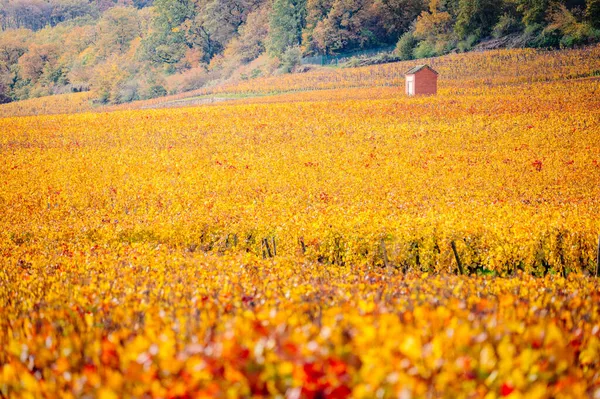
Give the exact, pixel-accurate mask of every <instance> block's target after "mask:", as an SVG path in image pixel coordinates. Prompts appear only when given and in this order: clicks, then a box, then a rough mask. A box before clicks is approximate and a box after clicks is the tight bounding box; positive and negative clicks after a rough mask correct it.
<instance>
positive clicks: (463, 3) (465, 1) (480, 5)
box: [454, 0, 502, 39]
mask: <svg viewBox="0 0 600 399" xmlns="http://www.w3.org/2000/svg"><path fill="white" fill-rule="evenodd" d="M458 4H459V6H458V15H457V19H456V23H455V25H454V32H455V33H456V34H457V35H458V37H459V38H461V39H464V38H466V37H467V36H469V35H475V36H476V37H482V36H485V35H487V34H489V33H490V32H491V31H492V28H493V27H494V25H496V23H498V19H499V17H500V13H501V12H502V8H501V6H502V2H500V1H496V0H460V1H459V3H458Z"/></svg>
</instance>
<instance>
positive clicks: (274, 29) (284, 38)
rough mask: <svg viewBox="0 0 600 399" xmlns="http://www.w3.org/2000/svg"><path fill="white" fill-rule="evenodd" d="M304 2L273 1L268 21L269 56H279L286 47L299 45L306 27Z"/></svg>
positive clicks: (294, 0) (301, 0)
mask: <svg viewBox="0 0 600 399" xmlns="http://www.w3.org/2000/svg"><path fill="white" fill-rule="evenodd" d="M306 14H307V11H306V0H274V1H273V10H272V11H271V16H270V19H269V44H268V50H269V52H270V53H271V54H274V55H281V54H283V53H284V52H285V51H286V49H287V48H288V47H291V46H296V45H300V43H301V42H302V30H303V29H304V27H305V26H306Z"/></svg>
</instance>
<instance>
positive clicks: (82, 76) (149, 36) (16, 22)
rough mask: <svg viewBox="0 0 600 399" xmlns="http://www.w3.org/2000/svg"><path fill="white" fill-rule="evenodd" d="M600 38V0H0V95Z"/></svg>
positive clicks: (176, 84)
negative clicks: (313, 59) (346, 55)
mask: <svg viewBox="0 0 600 399" xmlns="http://www.w3.org/2000/svg"><path fill="white" fill-rule="evenodd" d="M599 40H600V0H587V1H586V0H557V1H552V0H500V1H496V0H430V1H429V2H427V1H426V0H154V1H152V0H117V1H114V0H91V1H78V0H0V103H6V102H11V101H18V100H23V99H27V98H34V97H41V96H47V95H52V94H61V93H68V92H78V91H88V90H92V91H93V93H94V98H95V101H96V102H97V103H100V104H107V103H112V104H120V103H126V102H130V101H135V100H140V99H150V98H155V97H160V96H163V95H166V94H175V93H180V92H185V91H190V90H195V89H198V88H201V87H207V86H211V85H214V84H217V83H220V82H223V81H227V80H244V79H252V78H256V77H260V76H269V75H274V74H281V73H288V72H293V71H296V70H297V69H298V66H299V65H300V60H301V58H302V57H303V56H310V55H335V54H339V53H342V52H348V51H353V50H359V49H369V48H377V47H381V46H393V45H395V46H396V50H395V53H394V57H395V59H400V60H407V59H413V58H427V57H434V56H439V55H443V54H447V53H451V52H464V51H469V50H472V49H473V48H476V46H478V45H481V44H482V42H483V43H493V45H494V46H497V47H537V48H571V47H580V46H585V45H587V44H591V43H595V42H598V41H599Z"/></svg>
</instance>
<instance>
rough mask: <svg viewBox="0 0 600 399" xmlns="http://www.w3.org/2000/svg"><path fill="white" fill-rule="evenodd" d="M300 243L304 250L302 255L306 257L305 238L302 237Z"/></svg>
mask: <svg viewBox="0 0 600 399" xmlns="http://www.w3.org/2000/svg"><path fill="white" fill-rule="evenodd" d="M298 241H299V242H300V248H301V249H302V255H304V254H305V253H306V244H304V238H302V237H300V238H299V239H298Z"/></svg>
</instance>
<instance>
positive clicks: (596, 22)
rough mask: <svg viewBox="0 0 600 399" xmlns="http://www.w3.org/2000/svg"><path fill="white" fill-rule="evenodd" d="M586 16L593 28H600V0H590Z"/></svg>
mask: <svg viewBox="0 0 600 399" xmlns="http://www.w3.org/2000/svg"><path fill="white" fill-rule="evenodd" d="M585 17H586V19H587V20H588V22H589V24H590V25H591V26H592V27H593V28H595V29H600V0H588V2H587V7H586V10H585Z"/></svg>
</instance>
